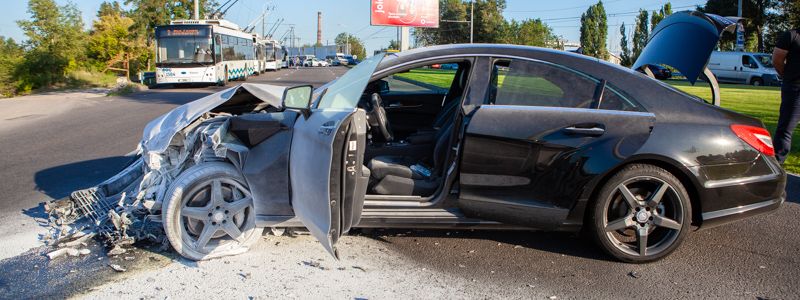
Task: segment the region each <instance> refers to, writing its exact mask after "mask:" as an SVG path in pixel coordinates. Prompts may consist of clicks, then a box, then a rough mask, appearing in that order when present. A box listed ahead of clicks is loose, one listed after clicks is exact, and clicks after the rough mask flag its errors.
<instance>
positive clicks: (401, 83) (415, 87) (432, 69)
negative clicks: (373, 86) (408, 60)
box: [383, 63, 458, 94]
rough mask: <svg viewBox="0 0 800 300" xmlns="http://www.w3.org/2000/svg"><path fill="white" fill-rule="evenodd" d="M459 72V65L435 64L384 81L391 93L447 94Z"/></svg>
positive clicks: (401, 73)
mask: <svg viewBox="0 0 800 300" xmlns="http://www.w3.org/2000/svg"><path fill="white" fill-rule="evenodd" d="M457 71H458V64H456V63H450V64H433V65H429V66H423V67H419V68H414V69H411V70H408V71H404V72H400V73H395V74H393V75H391V76H389V77H386V78H384V79H383V80H384V81H386V82H387V83H388V84H389V93H392V94H394V93H425V94H446V93H447V90H449V89H450V85H451V84H452V83H453V79H455V77H456V72H457Z"/></svg>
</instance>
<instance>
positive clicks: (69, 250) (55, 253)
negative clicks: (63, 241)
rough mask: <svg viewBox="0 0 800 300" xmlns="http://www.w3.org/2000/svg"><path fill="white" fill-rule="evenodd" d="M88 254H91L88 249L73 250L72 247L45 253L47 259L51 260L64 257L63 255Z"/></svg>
mask: <svg viewBox="0 0 800 300" xmlns="http://www.w3.org/2000/svg"><path fill="white" fill-rule="evenodd" d="M89 253H92V251H91V250H89V249H86V248H82V249H75V248H72V247H63V248H60V249H57V250H54V251H52V252H50V253H47V257H48V258H50V259H51V260H52V259H54V258H58V257H61V256H64V255H69V256H81V255H88V254H89Z"/></svg>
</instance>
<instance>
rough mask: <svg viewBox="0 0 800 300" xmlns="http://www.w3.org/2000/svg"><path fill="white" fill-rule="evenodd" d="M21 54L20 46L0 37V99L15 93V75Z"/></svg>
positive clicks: (21, 57)
mask: <svg viewBox="0 0 800 300" xmlns="http://www.w3.org/2000/svg"><path fill="white" fill-rule="evenodd" d="M23 54H24V51H23V49H22V46H21V45H19V44H17V42H15V41H14V39H12V38H7V39H6V38H4V37H2V36H0V97H11V96H13V95H14V94H15V93H16V92H17V79H16V74H15V73H16V69H17V68H18V67H19V66H20V64H21V63H22V61H23V59H24V57H23Z"/></svg>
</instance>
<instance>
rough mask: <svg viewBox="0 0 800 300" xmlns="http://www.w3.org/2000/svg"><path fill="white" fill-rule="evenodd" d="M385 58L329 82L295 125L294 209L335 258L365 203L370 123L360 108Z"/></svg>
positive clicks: (376, 58)
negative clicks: (367, 86)
mask: <svg viewBox="0 0 800 300" xmlns="http://www.w3.org/2000/svg"><path fill="white" fill-rule="evenodd" d="M381 58H382V57H381V56H380V55H376V56H373V57H372V58H370V59H367V60H365V61H364V62H362V63H361V64H359V65H358V66H356V67H355V68H353V69H351V70H350V71H348V72H347V73H345V75H344V76H342V77H341V78H339V79H338V80H336V82H334V83H333V84H331V85H330V86H328V87H327V89H326V90H325V91H323V92H322V93H323V96H322V98H321V99H320V100H319V102H318V103H317V107H316V108H314V109H312V110H311V113H310V115H308V117H300V118H299V119H298V120H297V122H295V125H294V133H293V136H292V149H291V154H290V157H289V180H290V183H291V193H292V208H293V209H294V212H295V215H296V216H297V217H298V218H299V219H300V221H302V222H303V225H305V226H306V228H308V230H309V231H310V232H311V234H312V235H313V236H314V237H315V238H317V240H319V241H320V243H322V246H323V247H325V249H326V250H328V252H330V253H331V255H333V256H334V257H336V258H337V259H338V253H337V251H336V248H335V245H336V241H337V240H338V239H339V237H340V236H341V235H342V233H345V232H347V231H348V230H349V229H350V227H351V226H353V225H356V224H358V222H359V220H360V219H361V209H362V208H363V206H364V196H365V194H366V191H367V182H368V180H369V169H367V168H366V167H364V164H363V162H364V149H365V147H366V132H367V128H366V126H367V121H366V114H365V112H364V111H363V110H361V109H357V108H356V106H357V104H358V101H359V100H360V98H361V94H362V93H363V92H364V88H365V87H366V85H367V82H368V81H369V78H370V76H371V75H372V73H373V72H374V71H375V67H377V65H378V63H379V62H380V61H381Z"/></svg>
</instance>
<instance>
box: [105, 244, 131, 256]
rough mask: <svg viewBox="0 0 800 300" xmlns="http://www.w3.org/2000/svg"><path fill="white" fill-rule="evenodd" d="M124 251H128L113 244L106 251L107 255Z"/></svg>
mask: <svg viewBox="0 0 800 300" xmlns="http://www.w3.org/2000/svg"><path fill="white" fill-rule="evenodd" d="M125 252H128V250H125V248H122V247H120V246H119V245H114V248H111V250H109V251H108V255H111V256H113V255H120V254H123V253H125Z"/></svg>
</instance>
